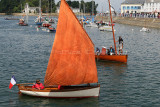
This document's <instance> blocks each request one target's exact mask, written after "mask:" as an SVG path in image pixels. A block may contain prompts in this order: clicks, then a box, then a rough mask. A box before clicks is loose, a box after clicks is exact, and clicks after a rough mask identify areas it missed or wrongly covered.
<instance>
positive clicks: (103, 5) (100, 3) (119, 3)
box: [55, 0, 125, 12]
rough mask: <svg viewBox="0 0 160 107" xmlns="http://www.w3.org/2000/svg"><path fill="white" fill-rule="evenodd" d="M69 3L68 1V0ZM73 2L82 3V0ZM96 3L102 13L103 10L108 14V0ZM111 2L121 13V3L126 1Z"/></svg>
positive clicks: (116, 0)
mask: <svg viewBox="0 0 160 107" xmlns="http://www.w3.org/2000/svg"><path fill="white" fill-rule="evenodd" d="M58 1H60V0H55V2H56V3H57V2H58ZM66 1H67V0H66ZM71 1H81V0H71ZM84 1H85V2H87V1H92V0H84ZM94 1H95V2H96V4H98V8H97V10H98V11H102V8H103V12H106V11H107V9H108V0H94ZM110 1H111V5H112V6H113V7H114V8H115V10H116V11H120V10H119V9H120V6H121V3H122V2H124V1H125V0H110Z"/></svg>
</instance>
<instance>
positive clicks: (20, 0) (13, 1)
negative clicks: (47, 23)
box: [0, 0, 98, 14]
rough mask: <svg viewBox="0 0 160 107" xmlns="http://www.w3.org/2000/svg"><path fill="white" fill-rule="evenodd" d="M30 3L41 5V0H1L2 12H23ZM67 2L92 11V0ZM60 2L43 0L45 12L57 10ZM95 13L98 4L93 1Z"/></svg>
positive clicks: (0, 10) (35, 5)
mask: <svg viewBox="0 0 160 107" xmlns="http://www.w3.org/2000/svg"><path fill="white" fill-rule="evenodd" d="M26 3H28V4H29V6H30V7H39V0H0V13H7V14H11V13H21V12H22V10H23V9H24V7H25V4H26ZM67 3H68V4H69V6H70V7H72V8H79V7H80V8H81V12H85V13H92V1H90V2H84V1H83V0H81V1H80V3H79V1H71V0H68V1H67ZM59 5H60V2H58V3H57V4H55V0H41V8H42V12H43V13H50V12H56V7H59ZM93 7H94V9H93V10H94V14H96V13H97V11H96V8H97V7H98V4H95V1H93Z"/></svg>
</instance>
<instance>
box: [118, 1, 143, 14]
mask: <svg viewBox="0 0 160 107" xmlns="http://www.w3.org/2000/svg"><path fill="white" fill-rule="evenodd" d="M144 2H145V0H125V1H124V2H123V3H121V13H141V9H142V7H143V5H144Z"/></svg>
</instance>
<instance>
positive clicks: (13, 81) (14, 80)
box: [9, 76, 16, 89]
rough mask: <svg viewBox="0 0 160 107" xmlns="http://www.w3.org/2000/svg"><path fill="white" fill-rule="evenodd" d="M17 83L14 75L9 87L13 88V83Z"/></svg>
mask: <svg viewBox="0 0 160 107" xmlns="http://www.w3.org/2000/svg"><path fill="white" fill-rule="evenodd" d="M15 84H16V79H15V77H14V76H12V78H11V81H10V84H9V89H11V88H12V87H13V85H15Z"/></svg>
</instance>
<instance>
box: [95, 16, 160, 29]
mask: <svg viewBox="0 0 160 107" xmlns="http://www.w3.org/2000/svg"><path fill="white" fill-rule="evenodd" d="M95 20H98V21H101V20H102V16H96V17H95ZM103 20H104V21H110V18H108V17H103ZM113 21H115V22H116V23H119V24H127V25H133V26H141V27H149V28H158V29H160V19H156V18H134V17H113Z"/></svg>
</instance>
